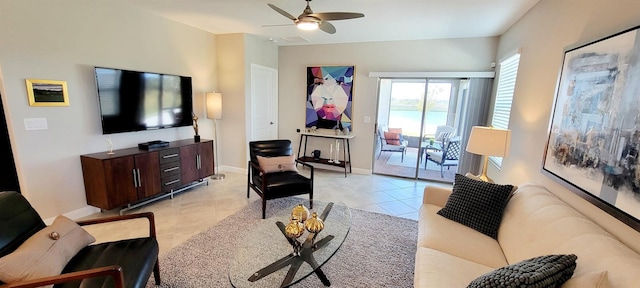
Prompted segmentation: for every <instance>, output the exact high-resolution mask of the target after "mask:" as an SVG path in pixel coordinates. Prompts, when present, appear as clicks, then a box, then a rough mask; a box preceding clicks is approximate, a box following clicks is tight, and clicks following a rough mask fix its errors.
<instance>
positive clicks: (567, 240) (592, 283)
mask: <svg viewBox="0 0 640 288" xmlns="http://www.w3.org/2000/svg"><path fill="white" fill-rule="evenodd" d="M450 194H451V190H449V189H444V188H439V187H431V186H428V187H426V188H425V190H424V200H423V205H422V208H421V210H420V219H419V223H420V224H419V233H418V249H417V252H416V264H415V279H414V280H415V281H414V286H415V287H447V288H455V287H467V285H468V284H469V283H470V282H471V281H473V280H474V279H476V278H477V277H478V276H481V275H483V274H485V273H488V272H491V271H493V270H495V269H496V268H500V267H504V266H507V265H511V264H514V263H516V262H519V261H522V260H525V259H529V258H533V257H536V256H542V255H550V254H575V255H576V256H577V257H578V258H577V260H576V266H575V267H576V268H575V271H574V273H573V277H572V278H571V279H570V280H569V281H567V282H565V283H564V285H563V286H562V287H625V288H626V287H640V254H639V253H638V252H637V251H634V250H632V249H631V248H630V247H628V246H626V245H624V244H623V243H622V242H620V241H619V240H618V239H616V238H615V237H614V236H612V235H611V234H609V233H608V232H606V231H605V230H604V229H603V228H602V227H600V226H598V225H597V224H595V223H594V222H593V221H591V220H590V219H589V218H587V217H586V216H584V215H582V214H581V213H579V212H578V211H576V210H575V209H573V208H572V207H571V206H569V205H568V204H567V203H565V202H563V201H562V200H560V199H559V198H558V197H556V196H555V195H553V194H552V193H550V192H549V191H548V190H546V189H545V188H543V187H540V186H536V185H532V184H525V185H521V186H520V188H519V189H517V190H516V191H515V193H514V194H513V196H512V197H511V198H510V200H509V201H508V202H507V205H506V208H505V210H504V215H503V217H502V221H501V222H500V226H499V230H498V236H497V239H493V238H492V237H489V236H487V235H485V234H482V233H480V232H478V231H476V230H474V229H472V228H469V227H467V226H465V225H462V224H460V223H458V222H454V221H452V220H449V219H447V218H445V217H442V216H440V215H438V214H437V212H438V211H439V210H440V209H441V208H442V207H444V206H445V204H446V203H447V199H448V197H449V195H450ZM638 239H639V241H640V233H639V234H638Z"/></svg>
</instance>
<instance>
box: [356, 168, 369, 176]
mask: <svg viewBox="0 0 640 288" xmlns="http://www.w3.org/2000/svg"><path fill="white" fill-rule="evenodd" d="M351 171H352V172H353V174H359V175H371V174H373V171H372V170H371V169H362V168H352V169H351Z"/></svg>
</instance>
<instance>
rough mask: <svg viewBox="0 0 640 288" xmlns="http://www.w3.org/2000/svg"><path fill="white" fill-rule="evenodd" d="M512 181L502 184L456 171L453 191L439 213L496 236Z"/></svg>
mask: <svg viewBox="0 0 640 288" xmlns="http://www.w3.org/2000/svg"><path fill="white" fill-rule="evenodd" d="M512 189H513V186H512V185H499V184H493V183H489V182H484V181H477V180H473V179H469V178H467V177H465V176H463V175H460V174H456V177H455V181H454V183H453V192H452V193H451V195H450V196H449V199H447V203H446V204H445V205H444V207H443V208H442V209H440V211H438V214H439V215H441V216H443V217H445V218H447V219H449V220H453V221H456V222H458V223H460V224H463V225H465V226H467V227H470V228H473V229H475V230H477V231H478V232H480V233H482V234H485V235H487V236H489V237H492V238H494V239H496V238H497V237H498V228H499V227H500V222H501V221H502V214H504V208H505V206H506V205H507V201H509V197H510V195H511V190H512Z"/></svg>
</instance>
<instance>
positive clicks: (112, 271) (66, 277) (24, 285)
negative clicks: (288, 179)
mask: <svg viewBox="0 0 640 288" xmlns="http://www.w3.org/2000/svg"><path fill="white" fill-rule="evenodd" d="M101 276H111V277H113V280H114V281H113V282H114V283H115V288H124V274H123V273H122V267H120V266H118V265H111V266H105V267H99V268H93V269H87V270H82V271H77V272H70V273H65V274H60V275H56V276H51V277H43V278H38V279H33V280H27V281H20V282H14V283H10V284H4V285H0V288H18V287H20V288H31V287H41V286H45V285H51V284H59V283H64V282H69V281H77V280H82V279H86V278H94V277H101Z"/></svg>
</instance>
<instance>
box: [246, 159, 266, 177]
mask: <svg viewBox="0 0 640 288" xmlns="http://www.w3.org/2000/svg"><path fill="white" fill-rule="evenodd" d="M249 165H251V166H252V167H253V168H256V169H258V171H260V173H262V175H264V174H266V173H267V172H266V171H264V170H262V168H260V165H258V164H256V163H253V162H252V161H249Z"/></svg>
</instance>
